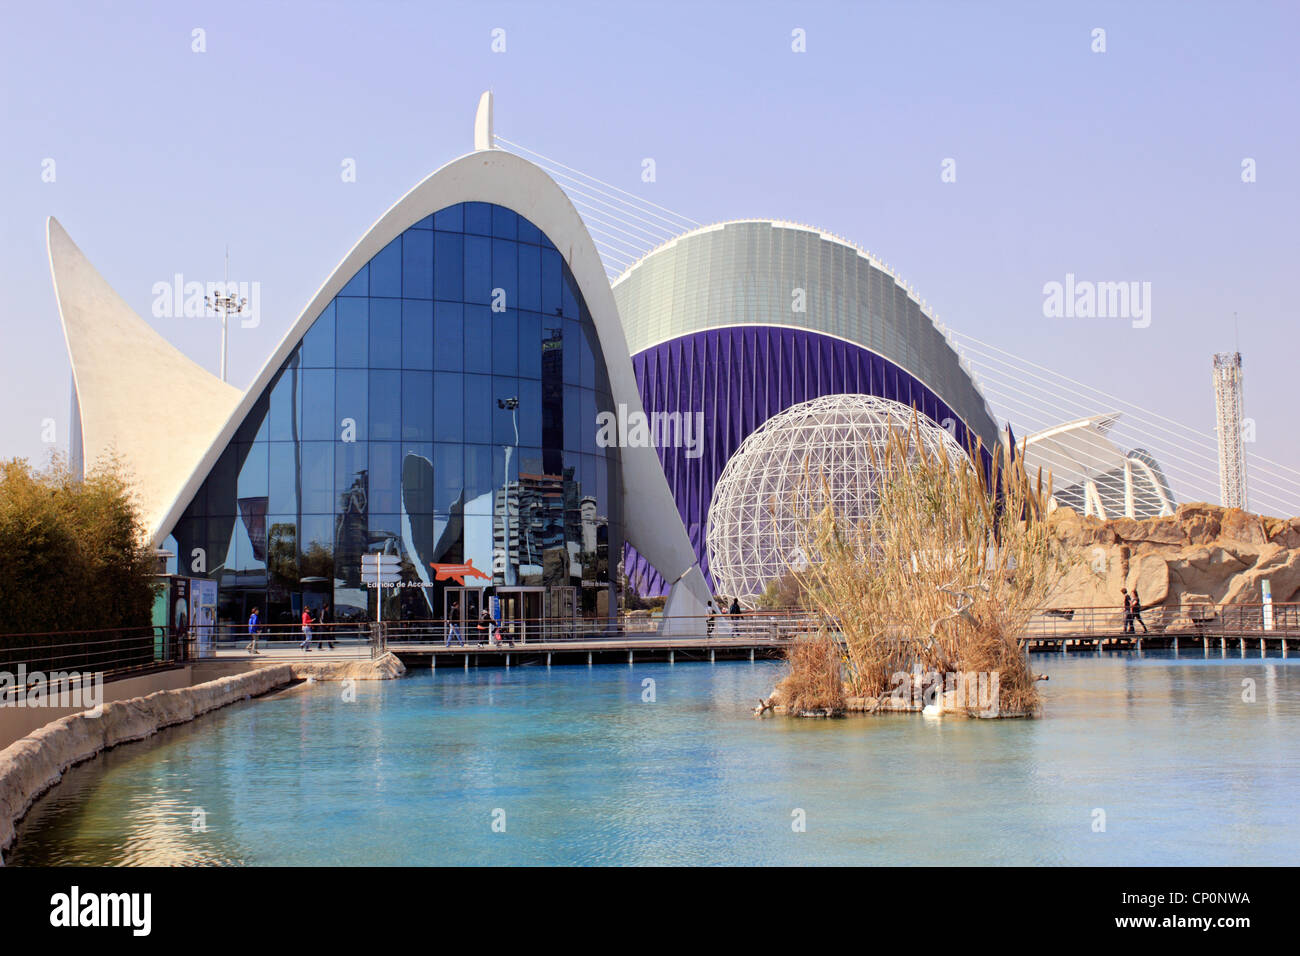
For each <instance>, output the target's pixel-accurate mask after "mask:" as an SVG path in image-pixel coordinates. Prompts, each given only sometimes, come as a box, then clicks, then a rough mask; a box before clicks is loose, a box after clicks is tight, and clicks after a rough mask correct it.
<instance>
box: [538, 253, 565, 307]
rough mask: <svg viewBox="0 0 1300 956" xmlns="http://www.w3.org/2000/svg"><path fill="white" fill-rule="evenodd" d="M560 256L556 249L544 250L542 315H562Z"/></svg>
mask: <svg viewBox="0 0 1300 956" xmlns="http://www.w3.org/2000/svg"><path fill="white" fill-rule="evenodd" d="M561 265H562V263H561V260H560V254H559V253H558V252H556V251H555V248H554V247H551V248H549V249H548V248H543V249H542V315H545V316H547V317H548V318H549V317H550V316H553V315H560V314H561V312H560V286H561V285H562V284H563V283H562V281H561V270H560V267H561Z"/></svg>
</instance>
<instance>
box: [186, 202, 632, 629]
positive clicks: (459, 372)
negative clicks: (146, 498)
mask: <svg viewBox="0 0 1300 956" xmlns="http://www.w3.org/2000/svg"><path fill="white" fill-rule="evenodd" d="M512 406H513V407H512ZM612 409H613V401H612V398H611V395H610V386H609V376H608V372H607V370H606V368H605V363H604V360H603V358H602V354H601V349H600V345H599V342H598V340H597V337H596V332H595V328H594V326H593V325H592V321H591V316H590V314H589V313H588V310H587V306H586V304H585V302H584V301H583V298H582V295H581V293H580V291H579V289H578V287H577V284H576V282H575V281H574V278H573V276H572V274H571V273H570V271H569V268H568V266H567V265H566V264H565V262H564V260H563V257H562V256H561V255H560V253H559V252H558V251H557V250H556V248H555V246H554V245H553V244H552V243H551V242H550V240H549V239H547V237H546V236H545V235H543V234H542V233H541V232H540V231H539V230H538V229H537V227H536V226H534V225H533V224H532V223H530V222H529V221H527V220H526V219H524V218H523V217H520V216H518V215H517V214H516V213H514V212H513V211H511V210H509V209H506V208H503V207H501V206H496V205H492V204H488V203H462V204H458V205H455V206H451V207H448V208H446V209H443V210H441V211H439V212H438V213H436V214H434V215H432V216H429V217H428V218H426V219H424V220H422V221H421V222H418V223H416V224H415V225H414V226H412V227H411V228H409V229H407V230H406V231H405V232H404V233H403V234H402V235H400V236H398V237H397V238H396V239H394V240H393V241H392V242H391V243H389V245H388V246H386V247H385V248H384V249H383V250H381V251H380V252H379V253H378V254H376V255H375V256H374V257H373V258H372V259H371V260H370V262H369V263H367V264H366V265H365V266H364V267H363V268H361V269H360V270H359V271H358V272H357V273H356V274H355V275H354V276H352V277H351V278H350V279H349V280H348V281H347V282H346V284H345V285H344V286H343V288H342V290H341V291H340V292H339V294H338V295H337V296H336V297H335V298H334V299H333V301H331V302H330V303H329V304H328V305H327V306H326V307H325V308H324V309H323V310H322V312H321V313H320V315H319V316H318V317H317V318H316V320H315V321H314V322H313V324H312V325H311V327H310V328H309V330H308V331H307V332H306V334H305V335H304V336H303V338H302V340H301V342H299V343H298V344H297V345H296V346H295V348H294V349H293V351H292V352H291V353H290V354H289V356H288V358H287V359H286V360H285V361H284V363H283V364H282V366H281V367H280V369H279V370H278V371H277V373H276V374H275V375H274V376H273V378H272V379H271V381H270V383H269V385H268V386H267V387H266V389H265V390H264V391H263V393H262V394H261V395H260V396H259V397H258V398H257V400H256V402H255V403H254V405H253V406H252V410H251V412H250V414H249V415H248V416H247V417H246V419H245V421H244V422H243V423H242V424H241V425H240V427H239V429H238V431H237V432H236V434H235V436H234V438H233V440H232V441H231V442H230V443H229V445H228V446H227V448H226V449H225V450H224V451H223V453H222V455H221V457H220V459H219V460H218V461H217V463H216V465H215V466H214V468H213V470H212V472H211V473H210V474H209V475H208V477H207V479H206V481H205V482H204V484H203V486H202V487H201V488H200V489H199V491H198V493H197V494H196V495H195V497H194V500H193V501H192V502H191V503H190V505H189V507H188V508H187V510H186V511H185V513H184V515H183V517H182V518H181V520H180V521H179V522H178V523H177V525H176V527H175V529H174V530H173V532H172V535H173V538H174V539H175V544H176V548H177V554H178V556H179V562H180V567H181V570H182V573H190V572H193V573H206V574H207V576H209V577H212V578H215V579H216V580H218V581H219V583H220V587H221V595H222V606H221V609H220V615H219V616H220V618H221V619H222V620H232V621H237V620H240V619H242V618H243V617H244V616H245V615H246V614H247V612H248V610H249V609H250V608H251V607H252V606H253V605H257V606H259V607H261V608H263V610H264V619H265V620H268V621H270V622H273V623H279V622H291V621H292V620H294V619H295V617H296V615H297V614H298V613H299V612H300V610H301V607H302V605H303V603H304V602H306V603H308V604H310V605H312V606H316V607H319V606H320V605H321V604H322V603H324V602H325V601H329V602H330V603H332V605H333V608H334V613H335V615H336V617H338V618H340V619H344V618H347V617H349V616H360V615H363V614H364V615H368V616H369V617H371V618H373V617H374V614H375V611H376V606H375V601H376V597H375V592H374V590H373V589H368V588H366V587H365V585H364V584H362V583H361V580H360V572H361V555H362V554H364V553H366V552H387V553H392V554H397V555H400V556H401V559H402V569H403V585H404V586H403V587H401V588H397V589H395V590H394V591H393V592H392V596H391V597H386V598H385V601H386V603H385V606H384V612H385V617H396V616H399V615H400V616H401V617H403V618H408V619H410V618H441V617H442V616H443V611H444V603H443V591H444V589H445V588H446V587H449V586H458V584H459V582H457V581H456V580H454V579H446V580H438V568H437V567H436V566H437V565H441V564H462V563H472V564H473V566H474V567H475V568H476V569H478V570H480V571H481V572H482V573H483V575H485V577H484V578H481V579H476V578H474V577H473V576H471V577H470V578H469V579H468V580H466V581H465V583H466V584H467V585H477V586H482V585H487V586H495V587H498V588H510V587H531V588H544V589H547V590H548V591H549V590H552V589H556V588H575V589H579V590H577V591H576V592H574V593H576V594H579V595H582V597H581V599H580V600H582V602H583V603H584V604H586V605H587V606H591V605H592V604H593V603H594V601H593V600H592V598H593V595H594V592H595V591H597V590H600V589H604V588H607V587H608V586H609V583H610V578H611V567H610V562H609V556H610V555H611V554H613V555H614V562H615V564H617V561H618V555H619V554H620V553H621V549H622V544H623V533H622V524H623V521H622V499H621V488H622V480H621V475H620V474H619V458H618V451H617V449H612V448H610V449H605V448H599V447H597V445H596V430H595V421H596V416H597V413H598V412H601V411H609V410H612ZM196 549H202V551H201V552H200V553H199V557H196ZM200 560H201V561H202V563H203V564H205V565H206V568H203V567H200V566H199V565H198V564H197V563H196V561H200ZM187 565H189V566H188V567H187Z"/></svg>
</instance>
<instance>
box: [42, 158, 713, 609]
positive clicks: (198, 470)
mask: <svg viewBox="0 0 1300 956" xmlns="http://www.w3.org/2000/svg"><path fill="white" fill-rule="evenodd" d="M462 202H486V203H495V204H496V205H500V206H504V207H506V208H508V209H512V210H514V211H515V212H516V213H518V214H519V215H521V216H523V217H524V218H526V219H528V220H529V221H530V222H531V223H533V225H535V226H537V227H538V228H539V229H540V230H541V231H542V232H543V233H545V234H546V236H547V237H548V238H549V239H550V240H551V242H552V243H554V244H555V247H556V249H558V250H559V252H560V255H561V256H563V257H564V261H565V262H566V263H567V264H568V266H569V269H570V271H571V272H572V273H573V277H574V279H575V280H576V281H577V283H578V287H579V289H581V291H582V295H583V298H584V300H585V301H586V303H587V308H588V310H589V311H590V313H591V317H592V321H593V323H594V325H595V328H596V333H597V336H598V338H599V340H600V344H601V349H602V352H603V354H604V358H605V365H606V367H607V369H608V370H609V378H610V386H611V390H612V392H613V398H614V401H615V402H616V403H622V404H624V405H626V406H627V408H628V410H629V411H641V410H642V405H641V399H640V395H639V394H638V392H637V387H636V380H635V377H634V375H633V372H632V362H631V359H630V357H629V354H628V349H627V340H626V338H625V336H624V333H623V326H622V323H621V322H620V320H619V316H618V309H617V306H616V305H615V303H614V296H613V293H612V292H611V290H610V286H609V279H608V277H607V276H606V273H605V269H604V266H603V265H602V264H601V260H600V256H599V255H598V254H597V251H596V245H595V243H594V242H593V241H592V239H591V236H590V234H589V233H588V232H587V228H586V226H585V225H584V224H583V222H582V219H581V217H580V216H579V215H578V212H577V210H576V209H574V207H573V204H572V203H571V202H570V201H569V199H568V197H567V196H566V195H565V194H564V192H563V191H562V190H561V189H560V188H559V186H557V185H556V184H555V182H554V181H553V180H552V179H551V178H550V177H549V176H548V175H547V174H546V173H545V172H543V171H542V170H541V169H540V168H538V167H537V166H535V165H534V164H532V163H530V162H528V161H527V160H525V159H522V158H521V157H519V156H516V155H514V154H513V153H508V152H504V151H502V150H497V149H480V150H478V151H476V152H473V153H469V154H467V155H465V156H462V157H460V158H459V159H456V160H453V161H452V162H450V163H448V164H447V165H445V166H443V167H441V168H440V169H438V170H436V171H435V172H433V173H432V174H430V175H429V176H428V177H426V178H425V179H424V180H423V181H422V182H420V183H419V184H418V185H417V186H415V188H413V189H412V190H411V191H410V192H408V193H407V194H406V195H405V196H403V197H402V198H401V199H400V200H398V201H397V202H396V203H395V204H394V205H393V206H392V207H391V208H390V209H389V210H388V211H387V212H385V213H384V214H383V215H382V216H380V217H379V219H378V221H376V222H375V224H374V225H373V226H371V227H370V229H369V230H367V232H366V233H365V235H363V236H362V237H361V239H360V240H359V241H358V242H357V244H356V245H355V246H353V247H352V249H351V250H350V251H349V252H348V253H347V255H345V256H344V257H343V260H342V261H341V262H340V263H339V264H338V266H337V267H335V269H334V271H333V272H332V273H330V276H329V278H327V279H326V280H325V282H324V284H323V285H322V286H321V287H320V289H319V290H317V292H316V294H315V295H314V296H313V297H312V299H311V300H310V301H309V302H308V303H307V305H306V307H305V308H304V309H303V310H302V313H301V314H300V315H299V317H298V319H297V320H296V321H295V322H294V323H293V325H292V326H291V327H290V329H289V330H288V332H287V333H286V334H285V336H284V338H283V339H282V340H281V341H280V344H279V345H278V346H276V348H275V351H274V352H272V353H271V356H270V357H269V359H268V360H267V362H266V365H265V366H264V367H263V368H262V370H261V372H259V373H258V375H257V377H256V378H255V379H254V380H253V382H252V384H251V385H250V386H249V388H248V391H247V392H245V393H244V394H243V396H242V397H240V396H239V394H238V392H237V391H236V390H235V389H232V388H230V386H227V385H224V384H223V383H220V382H219V381H218V382H217V385H219V386H221V388H219V389H218V388H216V387H215V386H213V385H212V384H211V382H210V381H208V380H209V379H210V380H212V381H217V380H216V379H215V378H214V377H213V376H211V375H210V374H209V373H207V372H206V371H204V370H203V369H201V368H199V367H198V366H196V365H194V363H192V362H190V361H189V360H188V359H186V358H185V357H184V356H183V355H181V354H180V353H179V352H177V351H176V350H175V349H173V348H172V347H171V346H170V345H168V344H167V343H166V342H165V341H163V342H162V345H163V346H165V347H166V349H168V350H170V354H162V353H161V352H160V350H158V349H153V350H151V351H150V353H149V356H148V359H147V360H145V357H144V356H142V357H141V358H142V361H141V362H140V363H139V374H140V376H141V380H142V381H148V376H149V375H154V376H155V380H156V378H157V373H158V372H159V371H161V373H162V374H163V375H165V377H166V380H167V382H168V383H170V385H169V387H176V386H178V385H183V386H184V387H185V388H188V389H189V391H185V392H182V393H181V395H182V398H181V399H180V400H179V401H177V400H176V394H177V393H176V392H171V393H170V394H168V391H167V388H163V389H159V390H155V389H154V388H153V387H152V385H150V386H141V387H139V388H135V389H133V390H131V392H130V396H129V397H124V399H123V401H122V402H119V403H117V404H116V405H114V409H115V411H114V417H115V420H116V421H118V422H119V423H120V424H121V426H122V427H123V429H124V430H125V431H135V432H139V431H145V432H148V431H151V430H155V429H156V422H155V421H154V420H152V419H151V418H150V416H151V415H152V412H153V405H154V404H158V405H172V406H180V407H181V409H182V413H183V414H184V417H185V420H186V422H187V425H188V427H189V429H190V435H192V436H193V437H192V438H191V443H199V444H201V445H203V446H204V447H203V450H202V451H201V452H199V453H198V454H197V455H195V454H193V448H192V447H190V446H187V451H188V452H190V453H189V454H187V455H184V456H180V457H178V458H177V460H176V463H175V464H174V465H168V466H167V467H166V469H165V471H166V474H165V475H164V476H161V478H162V479H165V480H159V481H156V482H155V484H156V485H157V486H158V487H157V489H156V490H155V491H154V492H153V493H154V494H155V495H162V496H163V497H167V500H166V501H165V502H164V503H163V504H162V505H161V506H157V505H155V506H153V508H152V510H151V511H150V518H149V530H150V534H151V537H152V540H153V543H154V544H155V545H157V544H159V543H160V542H161V540H162V539H163V538H165V536H166V535H167V533H168V532H169V531H170V529H171V528H172V527H173V526H174V525H175V523H176V521H177V520H178V519H179V518H180V516H181V514H182V513H183V511H184V509H185V507H186V506H187V505H188V503H189V502H190V500H191V499H192V498H193V497H194V494H195V493H196V492H197V491H198V489H199V487H200V486H201V485H202V483H203V481H204V479H205V478H206V477H207V475H208V473H209V472H210V471H211V470H212V467H213V466H214V465H215V464H216V461H217V459H218V458H219V457H220V455H221V453H222V451H223V450H224V449H225V447H226V445H227V444H228V443H229V442H230V440H231V438H232V437H233V436H234V434H235V432H236V430H237V429H238V428H239V425H240V424H241V423H242V422H243V420H244V418H245V417H246V416H247V415H248V413H249V412H250V410H251V409H252V406H253V404H254V402H256V400H257V398H258V396H259V395H261V394H262V392H263V391H264V390H265V389H266V387H267V385H268V384H269V383H270V381H271V379H272V378H273V377H274V375H275V373H276V371H277V370H278V369H279V368H280V366H281V365H282V364H283V363H284V361H285V359H286V358H287V357H288V355H289V353H290V352H291V351H292V350H293V349H294V348H295V347H296V346H297V344H298V343H299V342H300V341H301V339H302V337H303V336H304V335H305V334H306V332H307V330H308V329H309V328H310V327H311V324H312V323H313V322H314V321H315V320H316V318H317V317H318V316H319V315H320V313H321V311H322V310H323V309H324V308H325V306H326V305H328V304H329V302H330V301H331V300H332V299H333V298H334V296H335V295H337V294H338V293H339V291H340V290H341V289H342V288H343V286H344V285H345V284H346V283H347V282H348V280H350V279H351V278H352V276H353V275H354V274H355V273H356V272H357V271H358V270H359V269H360V268H361V267H362V266H364V265H365V264H366V263H367V262H369V261H370V259H371V258H372V257H374V255H375V254H376V253H378V252H379V251H381V250H382V249H383V248H384V247H385V246H387V245H388V243H390V242H391V241H392V240H393V239H395V238H397V236H399V235H401V234H402V233H403V232H404V231H406V229H408V228H409V227H410V226H412V225H414V224H415V223H416V222H419V221H420V220H421V219H424V218H425V217H427V216H429V215H432V214H433V213H435V212H437V211H438V210H440V209H444V208H446V207H448V206H452V205H455V204H457V203H462ZM56 226H57V224H53V225H52V227H51V230H52V235H53V231H54V229H55V227H56ZM58 233H59V234H60V235H61V236H62V237H63V238H64V239H66V234H64V233H63V232H62V230H61V229H58ZM68 244H69V245H70V244H71V243H70V240H69V241H68ZM72 248H73V249H75V246H74V247H72ZM77 255H78V256H80V253H79V252H78V253H77ZM60 257H62V254H60ZM55 258H56V257H55V252H54V242H53V239H52V240H51V260H52V262H53V261H54V259H55ZM80 261H81V262H84V257H80ZM85 268H89V264H88V263H86V264H85ZM59 271H60V270H59V268H58V267H56V268H55V273H56V276H55V285H56V289H57V288H60V286H61V284H60V282H59ZM90 271H91V272H92V273H93V269H92V270H90ZM95 278H96V279H98V276H97V275H95ZM99 282H100V283H101V284H102V283H103V280H102V279H99ZM78 284H80V280H78ZM107 296H112V297H113V298H116V296H115V294H113V293H112V290H111V289H108V287H107V285H106V284H103V290H101V293H100V298H101V299H102V298H105V297H107ZM60 298H61V301H62V298H63V292H62V291H60ZM117 301H118V302H119V303H120V302H121V300H120V299H118V300H117ZM63 308H65V307H64V306H63V305H62V304H61V309H63ZM83 308H84V310H87V311H92V312H93V311H94V308H95V305H94V303H93V302H91V303H88V304H87V305H86V306H85V307H83ZM122 310H125V312H126V313H127V314H126V315H124V314H123V312H122ZM131 319H134V320H135V321H136V322H138V323H140V324H142V325H144V326H145V330H146V331H148V332H149V333H150V334H152V335H153V336H155V337H156V338H158V339H159V340H160V341H161V337H160V336H157V333H154V332H153V331H152V329H149V328H148V326H147V323H144V322H143V320H142V319H140V318H139V317H138V316H135V314H134V313H133V312H131V311H130V309H129V308H128V307H126V306H125V303H121V308H114V309H112V310H111V311H107V312H104V313H103V314H102V315H99V316H97V317H96V321H95V323H90V324H92V325H93V324H96V323H97V324H98V325H99V326H100V328H101V330H102V331H103V334H104V336H106V337H107V338H112V336H113V335H114V334H116V332H115V330H116V329H117V328H118V327H119V326H120V327H121V328H124V329H125V328H129V327H130V326H131ZM85 324H87V323H79V324H78V325H77V332H76V334H75V335H74V334H73V332H72V330H71V326H70V325H69V322H68V320H67V319H66V318H65V322H64V326H65V329H68V330H69V350H70V351H72V352H74V354H75V353H76V352H77V351H78V350H81V351H85V350H84V349H82V348H81V346H79V345H77V344H75V343H74V340H75V339H77V338H78V337H79V336H80V335H81V334H82V331H81V330H82V327H83V325H85ZM136 331H137V332H138V330H136ZM137 337H139V336H137ZM155 363H156V364H158V365H159V366H162V368H161V369H154V368H153V365H154V364H155ZM96 373H97V374H96V376H95V378H96V380H97V381H98V379H99V378H101V377H103V378H108V379H111V378H113V377H114V376H116V375H117V374H118V372H117V371H116V370H114V369H113V368H112V365H111V363H108V362H101V363H98V364H97V365H96ZM186 380H189V384H188V385H184V381H186ZM77 384H78V391H79V393H80V396H81V403H82V414H83V422H84V423H87V424H89V423H94V422H97V419H96V414H97V413H96V412H95V411H94V410H92V409H89V408H88V406H93V405H94V404H95V403H97V402H99V401H101V400H102V399H103V398H104V397H105V395H108V394H110V393H112V392H113V391H114V388H115V386H113V385H112V383H111V382H106V383H105V386H104V387H103V388H99V387H96V388H90V389H82V387H81V379H80V377H78V381H77ZM200 391H202V392H203V394H204V395H207V396H208V398H207V402H208V405H209V406H210V408H209V410H208V411H207V412H205V413H204V414H203V415H202V416H199V417H198V419H197V420H196V417H195V415H194V414H193V412H195V411H196V409H197V406H200V405H202V404H203V403H202V402H200V401H199V392H200ZM231 393H233V395H232V394H231ZM184 396H194V401H193V402H191V401H190V400H189V399H188V398H186V397H184ZM236 399H237V401H236ZM189 405H194V406H196V407H195V408H187V407H184V406H189ZM589 424H590V426H591V427H592V428H595V427H596V426H595V423H594V422H591V423H589ZM150 441H152V440H150ZM137 444H139V445H140V448H139V449H138V450H139V452H143V454H137V450H136V449H135V448H134V446H133V447H132V448H125V447H123V448H121V450H122V451H123V452H125V453H127V454H128V456H129V457H130V458H131V459H132V460H133V461H136V462H148V463H149V464H150V466H151V467H154V466H157V465H158V464H159V460H158V458H157V446H156V445H154V446H150V448H152V449H153V453H152V454H151V453H149V450H148V449H146V448H145V447H144V445H146V444H148V441H142V442H140V443H137ZM87 451H88V453H89V451H90V442H89V440H88V441H87ZM620 456H621V459H622V465H623V467H622V469H621V471H622V474H623V492H624V505H625V508H624V511H625V524H624V528H625V531H626V534H627V537H628V539H629V540H630V541H631V542H632V543H633V544H634V545H635V547H636V548H637V550H638V551H639V552H640V553H642V554H644V555H645V556H646V558H647V559H648V560H649V561H650V562H651V563H653V564H654V565H655V567H656V568H657V569H658V570H659V571H660V573H661V574H663V575H664V576H665V577H666V578H667V579H668V580H670V581H675V580H677V579H679V578H683V577H684V580H685V583H686V584H687V588H688V590H689V592H690V594H691V595H692V597H693V598H695V599H696V601H697V602H698V606H699V607H700V608H702V607H703V604H704V602H705V601H706V600H707V599H708V588H707V585H706V584H705V581H704V577H703V575H702V574H701V573H700V571H699V569H698V567H696V562H695V554H694V552H693V550H692V548H691V544H690V539H689V538H688V537H687V536H686V530H685V528H684V527H683V526H682V523H681V519H680V517H679V515H678V513H677V506H676V504H675V502H674V500H673V497H672V492H671V491H670V490H669V487H668V481H667V479H666V478H665V477H664V474H663V469H662V467H661V466H660V464H659V458H658V455H657V453H656V452H655V449H654V448H653V447H649V446H646V447H633V448H622V449H620ZM181 472H184V478H182V479H180V480H178V478H180V473H181ZM168 495H169V497H168ZM681 597H682V598H684V597H685V596H684V595H681ZM690 603H693V602H688V604H687V605H686V606H685V607H689V606H690ZM685 607H684V608H683V609H684V610H685Z"/></svg>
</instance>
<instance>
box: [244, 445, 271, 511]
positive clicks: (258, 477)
mask: <svg viewBox="0 0 1300 956" xmlns="http://www.w3.org/2000/svg"><path fill="white" fill-rule="evenodd" d="M243 447H244V450H245V452H246V453H245V455H244V463H243V465H241V466H240V468H239V480H238V483H237V489H238V495H239V498H240V499H244V498H262V499H265V498H266V493H267V483H266V482H267V467H268V463H269V461H270V454H269V450H268V449H267V446H266V442H257V443H256V444H253V445H245V446H243Z"/></svg>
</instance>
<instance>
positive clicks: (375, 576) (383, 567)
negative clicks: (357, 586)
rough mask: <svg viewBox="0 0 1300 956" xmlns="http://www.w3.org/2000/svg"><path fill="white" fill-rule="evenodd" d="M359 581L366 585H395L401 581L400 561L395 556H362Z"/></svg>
mask: <svg viewBox="0 0 1300 956" xmlns="http://www.w3.org/2000/svg"><path fill="white" fill-rule="evenodd" d="M361 580H362V581H364V582H365V583H366V584H396V583H397V582H398V581H400V580H402V559H401V558H399V557H398V556H397V555H395V554H363V555H362V556H361Z"/></svg>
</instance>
